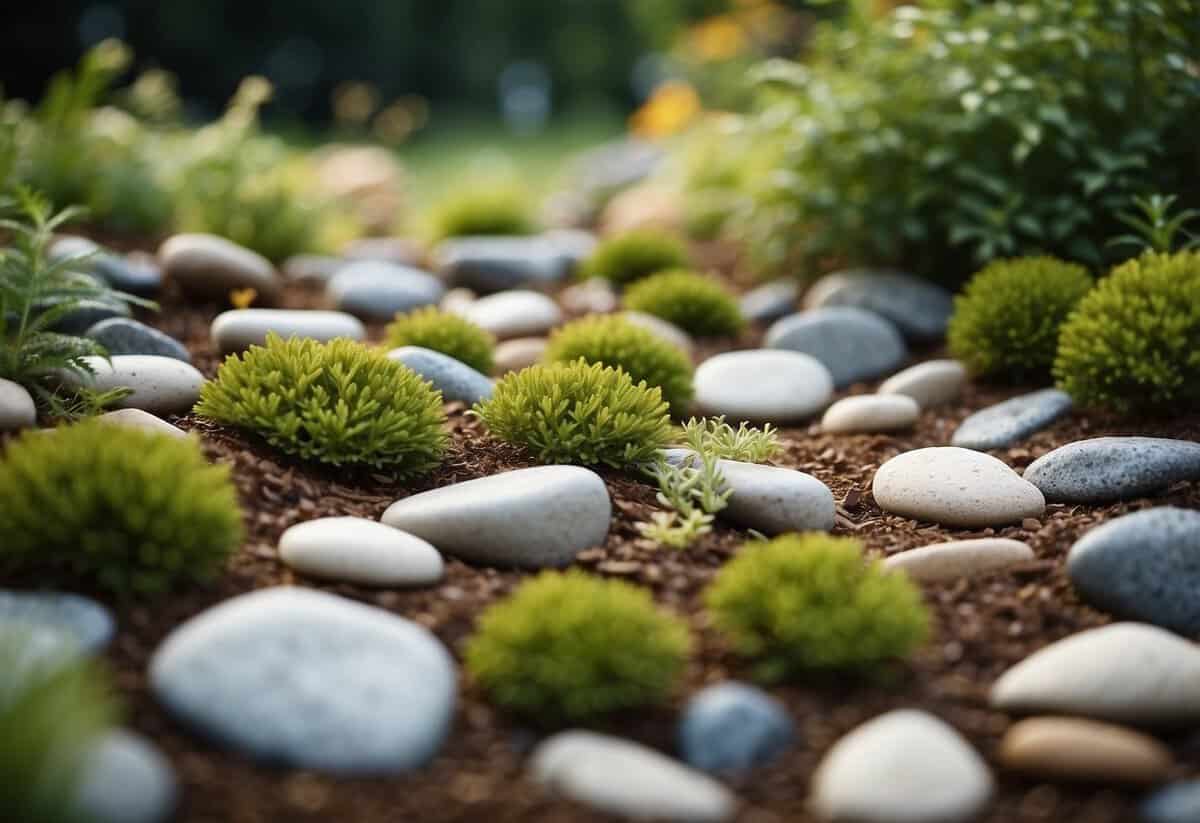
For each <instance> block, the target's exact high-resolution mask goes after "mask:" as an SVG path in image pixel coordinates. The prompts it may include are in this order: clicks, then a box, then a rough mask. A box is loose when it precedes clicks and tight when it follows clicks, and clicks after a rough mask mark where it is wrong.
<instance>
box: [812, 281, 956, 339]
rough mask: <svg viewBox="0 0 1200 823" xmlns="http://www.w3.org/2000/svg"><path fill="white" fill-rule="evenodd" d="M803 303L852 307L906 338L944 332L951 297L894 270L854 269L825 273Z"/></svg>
mask: <svg viewBox="0 0 1200 823" xmlns="http://www.w3.org/2000/svg"><path fill="white" fill-rule="evenodd" d="M804 305H805V306H807V307H809V308H818V307H821V306H854V307H856V308H860V309H866V310H867V311H873V312H875V313H876V314H878V315H881V316H883V317H885V318H887V319H888V320H889V321H891V322H892V323H893V324H894V325H895V326H896V328H898V329H899V330H900V332H901V333H902V334H903V335H904V336H905V337H907V338H909V339H910V340H938V339H940V338H942V337H944V336H945V335H946V326H947V324H948V323H949V322H950V315H951V314H953V313H954V299H953V297H952V296H951V295H950V292H948V291H946V290H945V289H943V288H942V287H941V286H938V285H935V284H933V283H930V282H929V281H928V280H922V279H921V278H919V277H914V276H913V275H911V274H905V273H903V272H898V271H869V270H865V269H857V270H851V271H841V272H834V273H833V274H827V275H825V276H824V277H822V278H821V279H820V280H818V281H817V282H816V283H814V284H813V285H812V288H810V289H809V291H808V294H806V295H805V299H804Z"/></svg>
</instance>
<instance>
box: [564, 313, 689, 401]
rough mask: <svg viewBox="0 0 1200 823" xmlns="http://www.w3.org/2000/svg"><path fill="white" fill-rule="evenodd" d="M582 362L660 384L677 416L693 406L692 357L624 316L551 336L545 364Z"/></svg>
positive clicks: (589, 320) (578, 323)
mask: <svg viewBox="0 0 1200 823" xmlns="http://www.w3.org/2000/svg"><path fill="white" fill-rule="evenodd" d="M580 358H582V359H583V360H585V361H586V362H588V363H603V364H604V365H606V366H612V367H614V368H620V369H622V370H624V371H625V373H626V374H628V375H629V376H630V378H632V379H633V380H638V381H641V380H644V381H646V385H648V386H658V387H659V388H660V389H662V395H663V399H664V400H666V401H667V403H668V404H669V405H670V407H671V411H672V412H674V413H675V414H676V415H678V414H682V413H683V412H684V411H686V410H687V407H688V406H689V404H690V403H691V402H692V364H691V361H689V360H688V358H687V355H685V354H684V353H683V352H681V351H680V350H679V349H678V348H676V347H675V346H672V345H671V344H670V343H667V342H665V341H663V340H661V339H660V338H658V337H656V336H655V335H654V334H653V333H651V332H649V331H647V330H646V329H643V328H641V327H640V326H635V325H633V324H632V323H630V322H629V321H627V320H624V319H623V318H621V317H617V316H614V315H595V316H591V317H584V318H582V319H580V320H575V321H573V322H571V323H568V324H567V325H565V326H563V327H562V328H560V329H558V330H557V331H556V332H554V333H553V334H552V335H551V336H550V344H549V345H548V346H547V347H546V354H545V356H544V359H545V362H547V363H570V362H573V361H575V360H579V359H580Z"/></svg>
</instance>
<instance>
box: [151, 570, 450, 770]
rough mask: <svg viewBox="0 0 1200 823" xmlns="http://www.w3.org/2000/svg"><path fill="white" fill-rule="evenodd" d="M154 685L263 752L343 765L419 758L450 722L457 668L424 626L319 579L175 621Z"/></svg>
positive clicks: (303, 764) (365, 766)
mask: <svg viewBox="0 0 1200 823" xmlns="http://www.w3.org/2000/svg"><path fill="white" fill-rule="evenodd" d="M150 684H151V687H152V689H153V691H154V694H155V696H156V697H157V698H158V699H159V700H160V701H161V702H162V703H163V704H164V705H165V706H166V707H167V708H168V709H169V710H170V711H171V713H172V714H174V715H175V716H176V717H178V718H179V719H180V720H182V721H183V722H185V723H186V724H187V725H189V726H192V727H193V728H195V729H196V730H197V731H199V732H201V733H203V734H204V735H206V736H208V737H211V738H214V739H216V740H218V741H220V742H222V743H224V744H226V745H228V746H231V747H233V748H235V749H237V750H239V751H242V752H245V753H247V754H249V755H251V756H253V757H255V758H258V759H260V760H263V761H267V762H277V763H282V764H285V765H289V766H295V767H298V768H303V769H318V770H322V771H330V772H337V773H343V774H390V773H396V772H402V771H406V770H409V769H415V768H419V767H420V766H422V765H424V764H425V763H426V762H427V761H428V760H429V759H430V758H432V757H433V756H434V754H436V753H437V751H438V749H439V748H440V747H441V745H442V741H443V740H444V739H445V737H446V734H447V733H448V732H449V730H450V724H451V719H452V717H453V714H454V704H455V701H456V697H457V674H456V672H455V668H454V662H453V660H452V659H451V657H450V654H449V653H448V652H447V651H446V649H445V647H443V646H442V644H441V643H440V642H439V641H438V639H437V638H435V637H434V636H433V635H432V634H430V633H429V632H428V631H427V630H426V629H424V628H422V627H421V626H419V625H417V624H416V623H413V622H411V621H409V620H405V619H404V618H402V617H397V616H396V615H394V614H391V613H390V612H386V611H384V610H382V609H377V608H375V607H373V606H365V605H363V604H361V603H357V602H355V601H352V600H347V599H345V598H342V597H338V596H336V595H331V594H325V593H324V592H319V591H315V590H312V589H301V588H289V587H280V588H274V589H261V590H258V591H255V592H251V593H249V594H243V595H240V596H238V597H235V598H232V599H230V600H226V601H224V602H223V603H221V604H220V605H218V606H215V607H213V608H211V609H209V610H208V611H205V612H203V613H201V614H199V615H198V616H196V617H193V618H192V619H191V620H189V621H187V622H186V623H184V624H183V625H181V626H179V627H178V628H177V629H175V630H174V631H173V632H171V634H170V635H168V636H167V638H166V640H164V641H163V643H162V645H161V646H159V648H158V650H157V651H155V653H154V657H153V658H152V659H151V661H150Z"/></svg>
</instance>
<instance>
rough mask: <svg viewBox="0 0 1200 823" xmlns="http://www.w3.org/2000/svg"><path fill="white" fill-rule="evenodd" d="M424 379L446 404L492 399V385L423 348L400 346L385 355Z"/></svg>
mask: <svg viewBox="0 0 1200 823" xmlns="http://www.w3.org/2000/svg"><path fill="white" fill-rule="evenodd" d="M387 356H388V357H389V358H390V359H392V360H398V361H399V362H401V363H403V364H404V365H406V366H408V367H409V368H410V369H412V370H413V371H415V372H416V373H417V374H419V375H421V376H422V377H424V378H425V379H426V380H428V381H429V382H430V383H432V384H433V387H434V388H435V389H437V390H438V391H440V392H441V393H442V399H443V400H445V401H447V402H455V401H458V402H461V403H466V404H467V405H468V406H473V405H475V404H476V403H478V402H479V401H481V400H487V399H488V398H489V397H491V396H492V388H493V386H492V381H491V380H489V379H488V378H487V377H485V376H484V375H482V374H480V373H479V372H477V371H475V370H474V369H473V368H471V367H470V366H468V365H467V364H466V363H463V362H461V361H459V360H455V359H454V358H453V357H450V356H449V355H447V354H442V353H441V352H440V351H433V350H432V349H426V348H423V347H422V346H401V347H400V348H398V349H392V350H391V351H390V352H388V355H387Z"/></svg>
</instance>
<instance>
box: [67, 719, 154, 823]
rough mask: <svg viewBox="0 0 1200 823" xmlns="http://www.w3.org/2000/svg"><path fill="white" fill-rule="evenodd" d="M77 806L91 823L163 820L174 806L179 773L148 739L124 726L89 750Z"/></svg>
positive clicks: (78, 792)
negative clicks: (176, 778)
mask: <svg viewBox="0 0 1200 823" xmlns="http://www.w3.org/2000/svg"><path fill="white" fill-rule="evenodd" d="M81 772H82V774H81V777H80V779H79V780H80V782H79V785H78V788H77V789H76V801H75V802H76V808H78V809H79V811H80V813H81V814H83V815H84V816H85V818H86V819H87V820H89V821H92V822H93V823H159V821H162V820H165V819H166V818H167V817H168V815H170V814H171V812H172V810H173V809H174V808H175V796H176V790H175V773H174V771H173V770H172V769H171V764H170V763H169V762H167V759H166V758H165V757H164V756H163V755H162V753H161V752H159V751H158V749H157V748H155V747H154V745H153V744H152V743H150V741H148V740H146V739H145V738H143V737H141V736H140V735H136V734H134V733H132V732H127V731H124V730H122V729H118V730H115V731H111V732H108V733H107V734H105V735H104V736H103V737H102V738H100V740H99V742H97V743H96V744H95V745H94V746H93V747H92V749H91V750H90V751H89V752H88V754H87V757H86V760H85V761H84V764H83V767H82V769H81Z"/></svg>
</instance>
